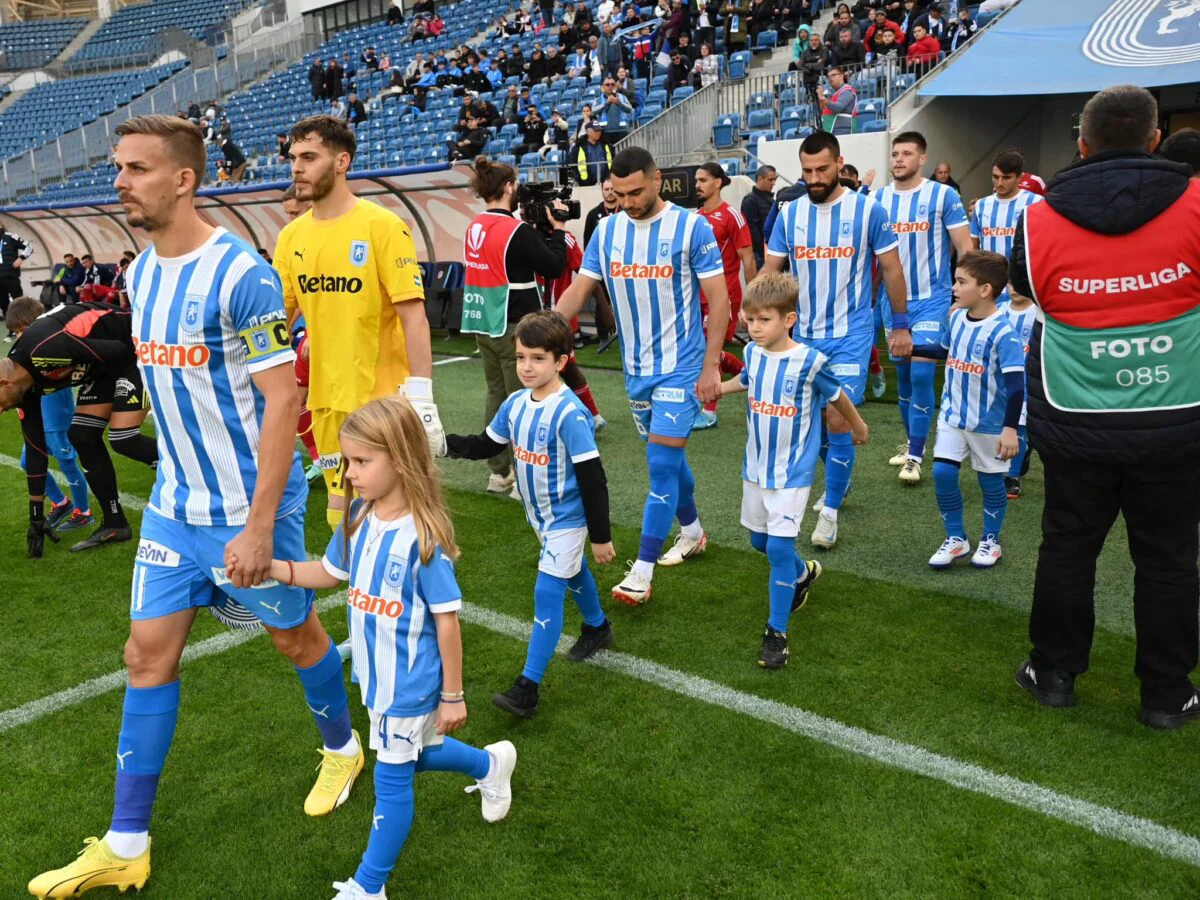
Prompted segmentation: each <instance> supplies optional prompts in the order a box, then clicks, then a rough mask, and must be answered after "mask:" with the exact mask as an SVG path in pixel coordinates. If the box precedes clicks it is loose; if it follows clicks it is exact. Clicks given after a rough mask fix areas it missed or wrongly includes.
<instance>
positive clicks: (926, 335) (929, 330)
mask: <svg viewBox="0 0 1200 900" xmlns="http://www.w3.org/2000/svg"><path fill="white" fill-rule="evenodd" d="M950 303H951V298H949V297H935V298H934V299H932V300H917V301H915V302H913V303H909V304H908V326H909V331H910V332H912V342H913V352H914V353H916V351H917V350H921V351H923V352H922V353H920V354H918V355H920V356H924V357H925V358H927V359H945V357H946V348H945V347H944V346H942V342H943V341H944V340H945V339H946V330H947V329H948V328H949V327H950ZM883 330H884V334H890V333H891V331H892V307H891V305H890V304H888V305H885V306H884V310H883ZM888 358H889V359H891V361H892V362H898V361H899V360H898V358H897V357H895V356H892V355H891V354H890V353H889V354H888Z"/></svg>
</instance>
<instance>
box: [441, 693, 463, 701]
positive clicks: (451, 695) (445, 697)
mask: <svg viewBox="0 0 1200 900" xmlns="http://www.w3.org/2000/svg"><path fill="white" fill-rule="evenodd" d="M465 696H466V694H464V693H463V692H462V691H442V699H443V700H461V699H462V698H463V697H465Z"/></svg>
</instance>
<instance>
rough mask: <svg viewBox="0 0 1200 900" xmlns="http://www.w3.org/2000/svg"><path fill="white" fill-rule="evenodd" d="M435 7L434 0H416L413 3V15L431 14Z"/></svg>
mask: <svg viewBox="0 0 1200 900" xmlns="http://www.w3.org/2000/svg"><path fill="white" fill-rule="evenodd" d="M435 9H436V3H435V2H434V0H417V2H416V3H414V4H413V8H412V11H413V15H415V16H422V15H423V16H432V15H433V13H434V11H435Z"/></svg>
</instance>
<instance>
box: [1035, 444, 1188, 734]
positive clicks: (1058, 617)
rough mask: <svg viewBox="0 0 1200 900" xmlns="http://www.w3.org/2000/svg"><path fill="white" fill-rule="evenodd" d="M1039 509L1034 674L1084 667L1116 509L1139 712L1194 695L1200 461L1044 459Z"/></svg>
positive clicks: (1077, 670) (1170, 705) (1168, 706)
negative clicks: (1129, 564)
mask: <svg viewBox="0 0 1200 900" xmlns="http://www.w3.org/2000/svg"><path fill="white" fill-rule="evenodd" d="M1042 462H1043V464H1044V466H1045V472H1046V505H1045V508H1044V509H1043V510H1042V546H1041V549H1040V550H1039V552H1038V562H1037V574H1036V576H1035V579H1034V585H1033V609H1032V611H1031V613H1030V617H1029V639H1030V640H1031V641H1032V642H1033V653H1032V656H1031V659H1032V660H1033V664H1034V666H1036V667H1037V668H1054V669H1061V670H1062V671H1065V672H1071V673H1073V674H1079V673H1081V672H1085V671H1087V668H1088V655H1089V653H1090V651H1091V648H1092V632H1093V629H1094V628H1095V624H1096V614H1095V605H1094V590H1095V585H1096V558H1097V557H1098V556H1099V555H1100V550H1101V548H1102V547H1103V546H1104V541H1105V538H1106V537H1107V536H1108V532H1109V529H1111V528H1112V524H1113V522H1114V521H1115V520H1116V518H1117V513H1118V512H1120V513H1122V514H1123V515H1124V517H1125V526H1126V530H1127V531H1128V533H1129V555H1130V556H1131V557H1132V559H1133V566H1134V582H1133V618H1134V628H1135V631H1136V634H1137V654H1136V660H1135V663H1134V672H1135V673H1137V676H1138V678H1139V679H1141V683H1142V706H1144V707H1146V708H1147V709H1159V710H1166V709H1174V710H1178V709H1179V707H1180V706H1181V705H1182V704H1183V703H1184V702H1186V700H1187V698H1188V697H1189V696H1190V695H1191V690H1192V688H1191V683H1190V681H1189V680H1188V674H1189V673H1190V672H1191V671H1192V670H1193V669H1195V668H1196V662H1197V652H1198V642H1200V634H1198V632H1200V628H1198V625H1197V614H1198V613H1200V576H1198V573H1197V553H1198V552H1200V540H1198V537H1197V528H1198V527H1200V462H1197V461H1195V460H1193V461H1190V462H1187V463H1181V464H1177V465H1169V466H1155V465H1137V466H1135V465H1122V466H1118V465H1100V464H1097V463H1087V462H1080V461H1078V460H1071V459H1067V458H1062V457H1053V456H1045V455H1043V456H1042Z"/></svg>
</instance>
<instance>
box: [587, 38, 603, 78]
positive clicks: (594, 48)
mask: <svg viewBox="0 0 1200 900" xmlns="http://www.w3.org/2000/svg"><path fill="white" fill-rule="evenodd" d="M587 42H588V74H589V76H590V77H596V76H599V74H600V69H601V63H600V38H599V37H597V36H596V35H594V34H593V35H592V36H591V37H589V38H588V39H587Z"/></svg>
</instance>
